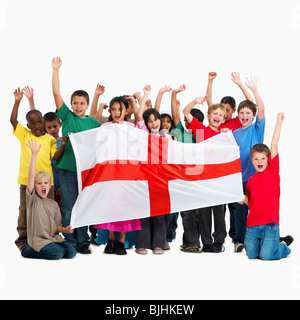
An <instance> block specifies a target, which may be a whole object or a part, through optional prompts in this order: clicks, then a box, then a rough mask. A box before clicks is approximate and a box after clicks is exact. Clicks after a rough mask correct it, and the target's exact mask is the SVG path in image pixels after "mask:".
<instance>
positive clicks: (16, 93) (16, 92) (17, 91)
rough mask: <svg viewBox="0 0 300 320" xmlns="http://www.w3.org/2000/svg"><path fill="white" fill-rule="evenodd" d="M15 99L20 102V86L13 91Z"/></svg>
mask: <svg viewBox="0 0 300 320" xmlns="http://www.w3.org/2000/svg"><path fill="white" fill-rule="evenodd" d="M14 96H15V101H18V102H20V101H21V99H22V98H23V90H20V88H18V89H16V90H15V91H14Z"/></svg>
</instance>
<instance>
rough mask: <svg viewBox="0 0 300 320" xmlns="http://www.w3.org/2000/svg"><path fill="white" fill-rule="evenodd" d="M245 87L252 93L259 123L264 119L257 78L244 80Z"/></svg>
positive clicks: (263, 106) (263, 107) (263, 108)
mask: <svg viewBox="0 0 300 320" xmlns="http://www.w3.org/2000/svg"><path fill="white" fill-rule="evenodd" d="M246 79H247V82H246V86H247V87H248V88H249V89H250V90H251V91H252V92H253V95H254V98H255V102H256V105H257V116H258V121H259V122H261V121H262V119H263V118H264V117H265V105H264V102H263V100H262V98H261V96H260V93H259V91H258V89H257V82H258V78H257V77H250V79H248V78H246Z"/></svg>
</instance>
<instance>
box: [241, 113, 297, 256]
mask: <svg viewBox="0 0 300 320" xmlns="http://www.w3.org/2000/svg"><path fill="white" fill-rule="evenodd" d="M283 121H284V114H283V113H279V114H278V115H277V123H276V126H275V130H274V134H273V138H272V142H271V150H269V148H268V147H267V146H266V145H264V144H256V145H254V146H253V147H252V148H251V150H250V156H251V162H252V164H253V166H254V168H255V170H256V174H255V175H253V176H252V177H251V178H249V180H248V183H247V196H245V198H244V202H245V203H246V204H248V205H249V215H248V219H247V232H246V237H245V249H246V253H247V256H248V257H249V258H250V259H258V258H260V259H262V260H275V259H276V260H277V259H282V258H286V257H287V256H288V255H289V254H290V253H291V250H290V249H289V248H288V246H289V245H290V244H291V243H292V242H293V238H292V237H291V236H287V237H285V238H282V239H280V236H279V199H280V176H279V155H278V141H279V138H280V132H281V127H282V123H283ZM280 240H281V242H280Z"/></svg>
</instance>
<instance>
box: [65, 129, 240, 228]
mask: <svg viewBox="0 0 300 320" xmlns="http://www.w3.org/2000/svg"><path fill="white" fill-rule="evenodd" d="M199 134H201V132H199ZM70 140H71V143H72V147H73V150H74V154H75V158H76V165H77V176H78V189H79V195H78V198H77V201H76V203H75V205H74V207H73V210H72V216H71V226H72V227H73V228H78V227H81V226H87V225H94V224H100V223H107V222H116V221H126V220H132V219H140V218H146V217H152V216H156V215H162V214H168V213H172V212H179V211H185V210H191V209H197V208H204V207H210V206H215V205H220V204H226V203H231V202H237V201H241V200H242V199H243V190H242V176H241V165H240V155H239V147H238V146H237V144H236V142H235V140H234V138H233V135H232V133H231V131H229V132H227V133H221V134H218V135H216V136H214V137H212V138H210V139H207V140H205V141H203V142H201V143H197V144H194V143H193V144H192V143H181V142H177V141H173V140H170V139H166V138H162V137H160V136H156V135H154V134H150V133H148V132H146V131H143V130H140V129H137V128H134V127H131V126H126V125H120V124H112V125H110V126H104V127H100V128H97V129H92V130H88V131H84V132H80V133H74V134H71V135H70Z"/></svg>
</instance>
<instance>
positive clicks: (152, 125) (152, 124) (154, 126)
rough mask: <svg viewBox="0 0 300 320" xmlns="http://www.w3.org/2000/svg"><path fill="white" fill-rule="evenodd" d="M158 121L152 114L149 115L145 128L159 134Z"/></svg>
mask: <svg viewBox="0 0 300 320" xmlns="http://www.w3.org/2000/svg"><path fill="white" fill-rule="evenodd" d="M160 124H161V123H160V119H158V118H157V119H156V118H155V116H154V115H153V114H151V115H150V117H149V120H148V122H147V126H148V128H149V129H150V131H151V132H152V133H159V130H160Z"/></svg>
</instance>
